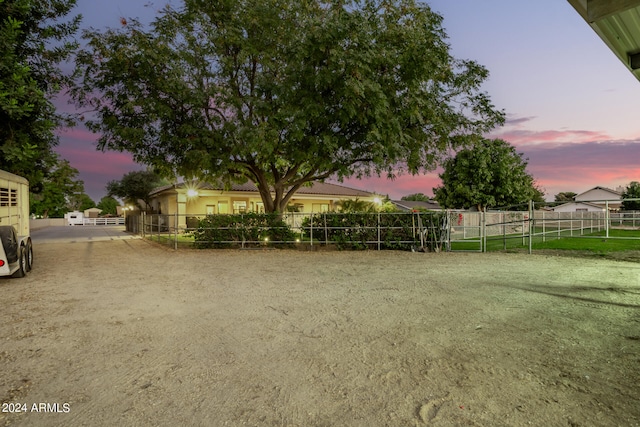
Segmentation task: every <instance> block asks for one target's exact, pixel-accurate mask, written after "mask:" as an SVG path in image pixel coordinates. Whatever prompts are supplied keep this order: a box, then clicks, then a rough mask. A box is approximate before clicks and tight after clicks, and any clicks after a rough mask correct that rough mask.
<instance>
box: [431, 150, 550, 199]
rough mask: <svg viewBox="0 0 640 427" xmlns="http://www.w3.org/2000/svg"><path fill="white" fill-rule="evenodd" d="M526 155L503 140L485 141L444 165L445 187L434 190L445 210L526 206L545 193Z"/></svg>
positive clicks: (442, 175) (441, 177)
mask: <svg viewBox="0 0 640 427" xmlns="http://www.w3.org/2000/svg"><path fill="white" fill-rule="evenodd" d="M526 167H527V162H526V161H525V160H524V159H523V158H522V154H519V153H517V152H516V150H515V148H514V147H513V146H511V145H510V144H509V143H508V142H506V141H503V140H501V139H493V140H489V139H483V140H481V141H480V142H479V143H477V144H475V145H474V147H473V148H469V149H464V150H461V151H459V152H458V153H457V154H456V156H455V157H453V158H451V159H448V160H447V161H445V163H444V172H443V173H442V174H440V175H439V176H440V179H442V186H440V187H436V188H434V189H433V192H434V194H435V198H436V200H437V201H438V203H439V204H440V206H442V207H444V208H454V209H460V208H464V209H467V208H470V207H475V208H477V209H478V210H479V211H483V210H486V208H489V207H504V206H509V205H517V204H524V203H526V202H528V201H529V200H531V199H532V198H533V197H534V196H536V195H539V194H540V193H541V191H540V190H539V189H537V188H536V187H535V185H534V180H533V177H532V176H531V175H529V174H528V173H527V171H526Z"/></svg>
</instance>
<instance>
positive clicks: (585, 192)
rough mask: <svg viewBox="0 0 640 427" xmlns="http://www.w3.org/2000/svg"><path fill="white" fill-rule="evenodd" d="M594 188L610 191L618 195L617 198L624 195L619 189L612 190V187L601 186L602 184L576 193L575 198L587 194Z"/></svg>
mask: <svg viewBox="0 0 640 427" xmlns="http://www.w3.org/2000/svg"><path fill="white" fill-rule="evenodd" d="M593 190H602V191H606V192H608V193H611V194H612V195H614V196H617V198H620V197H621V196H622V193H621V192H619V191H616V190H612V189H610V188H607V187H600V186H598V187H593V188H590V189H589V190H587V191H584V192H582V193H580V194H576V196H575V197H574V199H575V198H577V197H580V196H582V195H584V194H587V193H588V192H589V191H593Z"/></svg>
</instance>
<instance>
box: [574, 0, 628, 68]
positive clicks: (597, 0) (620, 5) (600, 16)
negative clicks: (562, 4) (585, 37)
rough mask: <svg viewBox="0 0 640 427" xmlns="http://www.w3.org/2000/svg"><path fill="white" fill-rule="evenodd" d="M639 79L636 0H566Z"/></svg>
mask: <svg viewBox="0 0 640 427" xmlns="http://www.w3.org/2000/svg"><path fill="white" fill-rule="evenodd" d="M568 1H569V3H570V4H571V6H573V8H574V9H575V10H576V11H577V12H578V13H579V14H580V16H582V18H583V19H584V20H585V21H586V22H587V24H589V26H591V28H592V29H593V30H594V31H595V32H596V33H597V34H598V35H599V36H600V38H601V39H602V40H603V41H604V42H605V44H606V45H607V46H608V47H609V49H611V51H613V53H614V54H615V55H616V56H617V57H618V59H620V61H622V63H623V64H624V65H625V66H626V67H627V69H628V70H629V71H631V73H632V74H633V75H634V76H635V77H636V78H637V79H638V80H640V25H638V22H640V0H568Z"/></svg>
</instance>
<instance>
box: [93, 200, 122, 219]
mask: <svg viewBox="0 0 640 427" xmlns="http://www.w3.org/2000/svg"><path fill="white" fill-rule="evenodd" d="M118 206H120V203H118V201H117V200H116V199H114V198H113V197H111V196H104V197H103V198H102V199H100V202H98V206H97V208H98V209H100V210H102V212H100V214H101V215H114V216H115V215H117V214H118Z"/></svg>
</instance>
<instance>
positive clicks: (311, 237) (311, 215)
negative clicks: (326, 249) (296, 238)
mask: <svg viewBox="0 0 640 427" xmlns="http://www.w3.org/2000/svg"><path fill="white" fill-rule="evenodd" d="M309 223H310V224H311V229H310V230H309V236H310V239H311V245H310V246H311V247H313V213H310V214H309Z"/></svg>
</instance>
